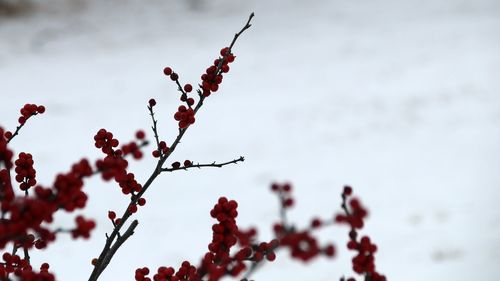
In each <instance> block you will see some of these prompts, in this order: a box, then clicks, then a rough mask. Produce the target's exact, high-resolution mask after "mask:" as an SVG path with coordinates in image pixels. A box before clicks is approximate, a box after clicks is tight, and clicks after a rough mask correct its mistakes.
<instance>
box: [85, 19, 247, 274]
mask: <svg viewBox="0 0 500 281" xmlns="http://www.w3.org/2000/svg"><path fill="white" fill-rule="evenodd" d="M253 17H254V14H253V13H252V14H251V15H250V17H249V18H248V21H247V23H246V24H245V26H244V27H243V28H242V29H241V30H240V31H239V32H238V33H236V34H235V36H234V38H233V40H232V41H231V44H230V46H229V51H228V52H227V53H226V56H227V55H229V53H230V52H231V48H232V47H233V46H234V44H235V43H236V40H237V39H238V37H239V36H240V35H241V34H242V33H243V32H244V31H245V30H247V29H248V28H250V26H251V25H250V21H251V19H252V18H253ZM226 56H224V57H226ZM221 68H222V62H220V63H219V66H218V67H217V71H216V73H219V72H220V71H221ZM198 93H200V91H198ZM204 99H205V97H204V96H203V95H201V96H200V99H199V100H198V103H197V104H196V107H195V109H194V112H195V114H196V112H197V111H198V110H199V109H200V108H201V106H202V105H203V101H204ZM150 112H152V110H150ZM152 117H153V116H152ZM153 128H154V129H153V132H155V131H156V129H155V128H156V122H155V119H154V118H153ZM188 128H189V126H188V127H186V128H183V129H179V134H178V135H177V137H176V138H175V140H174V142H173V143H172V145H171V146H170V149H169V151H168V153H166V154H165V155H163V156H161V157H160V159H159V160H158V163H157V164H156V167H155V169H154V171H153V172H152V173H151V175H150V176H149V178H148V180H147V181H146V183H144V185H143V187H142V189H141V191H140V192H138V193H137V194H136V195H135V196H132V197H131V202H130V204H136V203H137V201H138V200H139V199H140V198H142V196H143V195H144V193H145V192H146V191H147V190H148V189H149V187H150V186H151V184H152V183H153V181H154V180H155V179H156V177H158V175H160V173H161V172H162V167H163V164H164V163H165V161H166V160H167V159H168V158H169V156H170V155H171V154H172V153H173V152H174V151H175V149H176V147H177V145H178V144H179V143H180V141H181V139H182V137H183V136H184V134H185V133H186V131H187V129H188ZM157 136H158V134H157V132H155V138H156V140H157V145H158V148H159V138H157ZM131 215H132V213H131V212H130V210H129V208H128V207H127V209H126V210H125V212H124V213H123V216H122V217H121V220H120V223H118V224H117V225H116V227H115V228H114V229H113V232H112V233H111V235H110V236H109V238H108V239H106V243H105V245H104V247H103V249H102V251H101V253H100V254H99V258H98V259H97V261H96V263H95V266H94V270H93V271H92V273H91V275H90V277H89V281H96V280H97V279H98V278H99V276H100V275H101V273H102V272H103V271H104V270H105V269H106V267H107V266H108V264H109V262H110V261H111V259H112V258H113V256H114V254H115V253H116V251H117V250H118V248H119V247H120V246H121V244H123V243H124V242H125V240H126V239H123V238H124V237H125V234H123V235H122V239H118V240H117V241H116V242H115V239H117V236H118V233H119V232H120V230H121V228H122V227H123V225H124V224H125V222H126V221H127V220H128V218H129V217H130V216H131ZM134 228H135V227H134ZM129 229H130V227H129ZM127 231H128V230H127ZM130 235H131V234H130ZM130 235H129V236H130ZM127 238H128V237H127ZM113 243H114V244H113Z"/></svg>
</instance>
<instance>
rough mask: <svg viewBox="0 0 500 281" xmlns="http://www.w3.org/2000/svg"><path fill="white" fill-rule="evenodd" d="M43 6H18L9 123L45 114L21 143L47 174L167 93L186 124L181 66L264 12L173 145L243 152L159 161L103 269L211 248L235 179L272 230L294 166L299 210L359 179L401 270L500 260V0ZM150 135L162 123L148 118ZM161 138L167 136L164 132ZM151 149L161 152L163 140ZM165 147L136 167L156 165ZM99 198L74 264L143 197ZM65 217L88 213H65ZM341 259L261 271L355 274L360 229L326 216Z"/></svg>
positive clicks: (198, 65)
mask: <svg viewBox="0 0 500 281" xmlns="http://www.w3.org/2000/svg"><path fill="white" fill-rule="evenodd" d="M35 4H37V5H36V6H35V7H34V9H33V11H32V12H31V13H27V14H21V15H18V16H15V17H2V18H0V120H1V121H0V122H1V126H3V127H4V128H9V129H12V128H13V127H14V126H15V125H16V120H17V118H18V116H19V108H20V107H21V106H22V105H23V104H24V103H27V102H29V103H37V104H44V105H45V106H46V107H47V112H46V113H45V114H44V115H41V116H37V117H36V118H34V119H33V120H30V121H29V124H28V126H26V128H24V129H23V131H22V133H21V135H20V136H18V137H17V138H16V139H15V141H14V143H13V148H14V149H15V151H16V152H20V151H29V152H31V153H32V154H33V155H34V159H35V162H36V167H35V168H36V170H37V173H38V177H39V182H41V183H43V184H50V183H51V182H52V179H53V177H54V175H55V174H57V173H58V172H61V171H66V170H68V168H69V166H70V165H71V163H73V162H75V161H76V160H78V159H80V158H81V157H82V156H87V157H89V158H90V159H96V158H98V157H100V156H101V154H100V153H99V151H98V150H97V149H95V148H94V145H93V135H94V134H95V132H96V131H97V130H98V129H100V128H106V129H108V130H110V131H112V132H113V133H115V135H117V136H118V137H119V139H120V140H122V141H127V140H129V139H131V138H132V137H133V134H134V132H135V131H136V130H137V129H139V128H144V129H146V130H148V128H149V126H150V119H149V116H148V113H147V110H146V103H147V100H148V99H149V98H151V97H154V98H156V100H157V101H158V104H159V105H158V107H157V108H158V113H157V116H158V118H159V122H160V123H159V126H160V133H161V136H162V138H163V139H165V140H166V141H167V143H171V142H172V140H173V138H174V137H175V134H176V123H175V121H174V120H173V118H172V115H173V113H174V112H175V110H176V107H177V106H178V105H179V101H178V93H177V92H176V87H175V86H174V84H173V83H172V82H171V81H170V80H169V79H166V78H165V77H164V76H163V75H162V69H163V67H165V66H172V67H173V68H174V70H176V71H177V72H178V73H179V74H180V77H181V81H183V82H190V83H193V84H196V83H197V82H198V81H199V76H200V75H201V74H202V73H203V71H204V70H205V68H206V67H207V66H208V65H209V64H210V63H211V62H212V61H213V59H214V58H215V57H216V56H217V54H218V51H219V50H220V48H221V47H224V46H226V45H227V44H228V43H229V41H230V40H231V39H232V36H233V34H234V32H235V31H237V30H239V28H241V26H242V25H243V23H244V22H245V20H246V19H247V17H248V15H249V13H250V12H252V11H254V12H255V13H256V17H255V19H254V25H253V27H252V28H251V29H250V30H249V31H248V32H247V33H245V34H244V36H242V38H241V40H240V41H239V42H238V43H237V45H236V47H235V49H234V52H235V54H236V55H237V58H236V61H235V63H234V64H233V65H232V66H231V72H230V73H229V74H228V75H227V76H226V77H225V79H224V83H223V85H222V87H221V89H220V91H219V92H217V93H216V94H214V95H213V96H211V97H210V98H209V99H207V102H206V104H205V106H204V107H203V108H202V110H201V111H200V112H199V115H198V116H197V121H196V123H195V125H194V126H192V127H191V128H190V130H189V131H188V133H187V134H186V136H185V138H184V140H183V142H182V143H181V145H180V146H179V147H178V150H177V151H176V153H175V154H174V155H173V159H175V160H181V161H182V160H184V159H191V160H193V161H194V162H211V161H215V160H217V161H226V160H231V159H234V158H236V157H238V156H240V155H243V156H245V157H246V161H245V162H244V163H242V164H238V165H233V166H228V167H225V168H223V169H205V170H200V171H196V170H192V171H189V172H184V171H180V172H177V173H174V174H166V175H163V176H161V177H160V178H159V179H158V180H157V181H156V183H155V184H154V186H153V188H151V190H150V191H149V192H148V193H147V196H146V198H147V199H148V203H147V205H146V206H145V207H143V208H140V211H139V212H138V214H137V216H136V217H137V218H138V219H139V221H140V225H139V227H138V228H137V231H136V233H135V235H134V236H133V237H132V238H131V239H130V240H129V241H128V242H127V243H126V244H125V245H124V246H123V247H122V248H121V249H120V251H119V252H118V254H117V255H116V256H115V258H114V260H113V261H112V263H111V265H110V266H109V267H108V269H107V270H106V272H105V273H104V274H103V276H102V280H133V278H134V277H133V276H134V270H135V269H136V268H137V267H142V266H149V267H150V268H152V269H156V268H157V267H158V266H160V265H167V266H174V267H176V268H177V267H178V266H179V265H180V263H181V262H182V261H183V260H184V259H187V260H190V261H192V262H195V263H197V262H198V261H199V258H200V257H201V255H202V254H203V253H204V252H205V251H206V245H207V244H208V242H209V241H210V239H211V231H210V226H211V224H212V223H213V221H212V220H211V219H210V217H209V214H208V213H209V210H210V209H211V207H212V206H213V204H214V203H215V202H216V200H217V198H218V197H219V196H222V195H225V196H227V197H229V198H233V199H236V200H237V201H238V202H239V203H240V207H239V213H240V216H239V217H238V219H239V223H240V224H241V225H242V226H250V225H256V226H258V227H259V228H260V237H261V238H262V239H263V240H268V239H269V238H270V237H271V227H270V226H271V224H272V222H274V221H275V220H276V219H277V217H278V208H277V200H276V198H275V197H274V196H273V195H272V194H271V193H270V192H269V185H270V183H271V182H273V181H278V182H284V181H290V182H292V183H293V184H294V187H295V196H296V198H297V201H298V202H297V203H298V204H297V206H296V207H295V208H294V209H293V210H292V211H291V213H290V216H291V218H292V219H293V220H295V221H297V222H298V223H299V225H306V224H308V223H309V218H310V217H312V216H314V215H318V214H320V215H321V216H322V217H323V218H330V217H332V216H333V214H334V213H336V212H337V211H338V210H339V204H340V197H339V194H340V192H341V190H342V186H343V185H344V184H350V185H352V186H353V187H354V190H355V193H356V194H358V195H359V196H360V197H361V198H362V201H363V202H364V203H365V204H366V205H367V207H368V208H369V210H370V217H369V219H368V223H367V225H366V228H365V229H364V233H367V234H369V235H371V237H372V239H373V240H374V241H375V242H376V243H377V244H378V245H379V252H378V253H377V256H376V258H377V267H378V269H379V270H380V271H381V272H383V273H385V274H386V275H387V276H388V278H389V280H405V281H417V280H452V281H470V280H477V281H495V280H498V278H499V277H498V276H500V266H499V265H500V204H499V199H500V191H499V188H500V171H499V168H500V126H499V123H500V92H499V91H500V2H499V1H497V0H455V1H453V0H423V1H417V0H409V1H402V0H392V1H389V0H387V1H382V0H372V1H368V0H354V1H352V0H349V1H347V0H315V1H305V0H302V1H298V0H288V1H284V0H282V1H265V0H247V1H240V0H232V1H230V0H213V1H206V2H203V3H202V5H201V6H200V7H198V8H197V9H193V8H192V7H190V5H189V4H188V2H186V1H173V0H164V1H160V0H148V1H145V0H144V1H138V0H136V1H132V0H127V1H123V0H122V1H118V0H107V1H98V0H92V1H90V0H89V1H83V0H80V1H77V0H72V1H63V0H47V1H41V0H39V1H35ZM148 133H149V131H148ZM149 135H150V136H151V134H149ZM148 155H149V153H148ZM153 165H154V160H153V159H152V158H151V157H149V156H148V157H146V159H145V160H143V161H141V162H134V163H132V165H131V167H130V170H131V171H133V172H135V173H136V175H137V176H138V178H139V179H141V180H142V181H143V180H144V179H146V178H147V177H148V175H149V173H150V172H151V171H152V168H153ZM86 191H87V192H88V194H89V197H90V200H89V202H88V207H87V208H86V209H85V210H84V211H83V213H85V214H86V215H87V216H89V217H92V218H95V219H96V220H97V223H98V228H97V229H96V230H95V231H94V232H93V236H92V239H91V240H88V241H83V240H78V241H72V240H71V239H69V238H68V237H64V235H62V236H60V237H59V238H58V243H55V244H53V245H51V246H50V248H49V249H48V250H45V251H43V252H34V253H33V254H32V259H33V263H34V264H35V265H37V264H39V263H41V262H42V261H48V262H49V263H50V264H51V268H52V269H53V270H54V271H55V272H56V273H57V277H58V279H59V280H63V281H72V280H87V277H88V275H89V273H90V271H91V265H90V260H91V259H92V258H93V257H95V256H97V254H98V253H99V252H100V250H101V247H102V245H103V243H104V239H105V237H104V233H105V232H109V231H110V230H111V225H110V223H109V221H108V220H107V218H106V215H107V212H108V210H115V211H117V212H118V213H121V212H122V211H123V208H124V205H125V204H126V198H125V197H124V196H122V195H121V192H120V189H119V188H118V187H117V186H116V185H115V184H113V183H102V181H101V180H100V179H98V178H96V179H92V180H90V181H89V182H88V184H87V185H86ZM56 220H57V223H56V225H61V226H70V225H72V224H73V216H67V215H60V216H58V217H57V218H56ZM320 235H321V237H322V239H323V241H324V242H326V241H334V242H335V243H336V245H337V248H338V250H339V252H338V257H337V258H336V259H335V260H326V259H323V258H320V259H318V260H317V261H315V262H313V263H311V264H308V265H307V266H304V265H303V264H301V263H300V262H296V261H292V260H290V259H289V257H288V253H286V252H285V251H283V252H279V254H278V259H277V261H276V262H275V263H274V264H269V265H266V266H265V267H263V268H262V269H261V270H260V271H258V272H257V274H255V275H254V278H255V279H256V280H318V281H321V280H325V281H326V280H329V281H332V280H339V277H340V276H342V275H343V274H346V275H351V274H352V273H351V270H350V257H351V256H352V253H350V252H348V251H347V250H346V249H345V243H346V241H347V229H346V228H345V227H335V228H331V229H326V230H324V231H321V232H320Z"/></svg>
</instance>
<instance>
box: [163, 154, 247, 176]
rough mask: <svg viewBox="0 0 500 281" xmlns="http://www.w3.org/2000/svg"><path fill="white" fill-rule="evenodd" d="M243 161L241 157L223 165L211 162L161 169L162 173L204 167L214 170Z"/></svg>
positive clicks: (243, 158)
mask: <svg viewBox="0 0 500 281" xmlns="http://www.w3.org/2000/svg"><path fill="white" fill-rule="evenodd" d="M243 161H245V157H243V156H240V158H238V159H234V160H231V161H227V162H224V163H216V162H213V163H209V164H193V165H191V166H181V167H179V168H163V169H161V171H162V172H173V171H177V170H187V169H191V168H199V169H201V168H204V167H214V168H222V167H224V166H226V165H230V164H238V162H243Z"/></svg>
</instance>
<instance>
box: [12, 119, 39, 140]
mask: <svg viewBox="0 0 500 281" xmlns="http://www.w3.org/2000/svg"><path fill="white" fill-rule="evenodd" d="M35 115H38V113H33V114H32V115H30V116H29V117H28V118H26V120H25V122H24V123H23V124H20V125H19V126H17V127H16V131H15V132H14V133H13V134H12V136H11V137H10V138H7V143H9V142H10V141H11V140H12V139H13V138H14V137H15V136H17V135H18V134H19V131H20V130H21V128H22V127H24V125H26V122H28V119H30V118H31V117H32V116H35Z"/></svg>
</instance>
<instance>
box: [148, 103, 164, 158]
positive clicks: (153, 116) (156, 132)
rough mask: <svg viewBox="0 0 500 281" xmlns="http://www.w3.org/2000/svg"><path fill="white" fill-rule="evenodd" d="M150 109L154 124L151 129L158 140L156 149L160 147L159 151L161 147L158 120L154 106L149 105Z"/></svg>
mask: <svg viewBox="0 0 500 281" xmlns="http://www.w3.org/2000/svg"><path fill="white" fill-rule="evenodd" d="M148 110H149V115H151V120H152V121H153V126H152V127H151V129H152V130H153V133H154V136H155V140H156V149H158V151H160V152H161V149H160V138H159V137H158V127H157V125H156V124H157V123H158V121H157V120H156V119H155V112H154V111H153V107H152V106H150V105H148Z"/></svg>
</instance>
